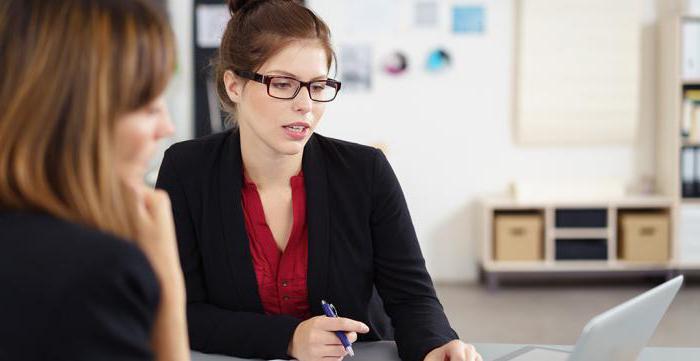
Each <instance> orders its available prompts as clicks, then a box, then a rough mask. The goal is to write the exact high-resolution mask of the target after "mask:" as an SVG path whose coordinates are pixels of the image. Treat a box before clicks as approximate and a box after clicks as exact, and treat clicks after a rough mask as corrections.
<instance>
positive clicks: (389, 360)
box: [192, 341, 700, 361]
mask: <svg viewBox="0 0 700 361" xmlns="http://www.w3.org/2000/svg"><path fill="white" fill-rule="evenodd" d="M474 346H476V349H477V350H478V351H479V353H480V354H481V356H482V357H483V358H484V361H492V360H495V359H497V358H499V357H501V356H505V355H507V354H509V353H511V352H513V351H515V350H517V349H519V348H521V347H523V346H525V345H517V344H497V343H476V344H474ZM550 347H555V348H561V349H569V348H570V347H567V346H550ZM352 348H353V349H354V350H355V357H346V358H345V359H344V360H347V361H400V359H399V356H398V354H397V352H396V344H395V343H393V342H390V341H381V342H364V343H363V342H358V343H356V344H353V345H352ZM658 360H664V361H690V360H700V347H698V348H675V347H647V348H645V349H644V350H643V351H642V354H641V355H640V356H639V360H638V361H658ZM192 361H259V360H251V359H242V358H236V357H228V356H220V355H208V354H203V353H200V352H196V351H192Z"/></svg>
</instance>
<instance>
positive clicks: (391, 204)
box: [157, 0, 481, 361]
mask: <svg viewBox="0 0 700 361" xmlns="http://www.w3.org/2000/svg"><path fill="white" fill-rule="evenodd" d="M229 8H230V12H231V15H232V18H231V19H230V21H229V23H228V25H227V27H226V30H225V33H224V36H223V39H222V43H221V47H220V51H219V54H218V58H217V59H216V84H217V89H218V94H219V98H220V101H221V103H222V104H223V106H224V109H225V110H226V111H227V112H228V113H229V115H230V116H231V117H230V118H231V119H235V127H234V130H232V131H228V132H225V133H221V134H215V135H211V136H207V137H204V138H200V139H196V140H191V141H186V142H183V143H179V144H176V145H174V146H172V147H171V148H170V149H169V150H168V151H167V152H166V155H165V158H164V160H163V163H162V166H161V169H160V174H159V178H158V183H157V186H158V187H160V188H162V189H165V190H166V191H167V192H168V193H169V194H170V197H171V199H172V206H173V213H174V216H175V225H176V230H177V238H178V242H179V250H180V260H181V264H182V267H183V271H184V274H185V282H186V288H187V315H188V323H189V334H190V338H191V340H192V346H193V348H194V349H196V350H200V351H203V352H208V353H222V354H228V355H233V356H238V357H246V358H264V359H271V358H275V359H276V358H289V357H292V358H295V359H298V360H300V361H316V360H340V359H342V358H343V357H344V356H345V355H346V352H347V351H346V350H345V349H344V348H343V346H342V345H341V342H340V341H339V339H338V337H337V336H336V334H335V333H334V332H333V331H343V332H346V333H347V336H348V338H349V339H350V341H355V340H356V339H358V334H360V336H359V340H360V341H371V340H379V339H382V338H384V337H386V336H387V333H388V332H387V330H388V329H390V327H389V326H388V324H387V323H388V322H387V320H386V318H385V317H386V316H384V318H382V317H381V316H382V313H380V312H379V311H381V309H380V306H381V305H380V304H378V303H377V301H378V298H377V297H376V294H375V290H376V291H378V294H379V296H380V298H381V301H383V306H384V309H385V310H386V313H387V314H388V316H389V318H390V320H391V325H392V326H393V331H394V335H395V340H396V342H397V345H398V350H399V354H400V356H401V358H402V359H403V360H407V361H423V360H427V361H438V360H439V361H443V360H446V359H449V360H452V361H457V360H466V361H474V360H480V359H481V358H480V356H479V355H478V354H477V353H476V352H475V350H474V348H473V347H472V346H470V345H467V344H464V343H462V342H461V341H459V339H458V336H457V334H456V333H455V332H454V331H453V330H452V329H451V327H450V325H449V323H448V321H447V318H446V317H445V314H444V312H443V309H442V306H441V305H440V302H439V301H438V299H437V297H436V294H435V290H434V288H433V285H432V281H431V279H430V276H429V275H428V273H427V271H426V268H425V264H424V260H423V257H422V255H421V251H420V248H419V245H418V241H417V239H416V235H415V232H414V229H413V225H412V223H411V219H410V216H409V212H408V209H407V207H406V203H405V200H404V197H403V194H402V191H401V188H400V186H399V183H398V181H397V179H396V176H395V175H394V173H393V171H392V169H391V167H390V166H389V163H388V162H387V159H386V158H385V156H384V155H383V154H382V152H381V151H379V150H377V149H374V148H371V147H367V146H362V145H358V144H353V143H349V142H345V141H341V140H337V139H331V138H327V137H324V136H321V135H320V134H317V133H315V132H314V130H315V129H316V128H317V126H318V125H319V122H320V121H321V118H322V116H323V114H324V111H325V108H326V106H328V104H329V102H331V101H332V100H334V99H335V97H336V96H337V95H338V92H339V91H340V90H341V83H340V82H339V81H336V80H333V79H330V78H329V77H328V76H329V72H330V68H331V65H332V63H333V60H334V58H335V56H334V53H333V50H332V48H331V44H330V31H329V29H328V27H327V25H326V24H325V23H324V22H323V21H322V20H321V19H320V18H319V17H317V16H316V15H315V14H314V13H313V12H312V11H310V10H308V9H307V8H305V7H303V6H301V5H299V4H297V3H296V2H294V1H289V0H253V1H240V0H232V1H229ZM368 131H371V130H368ZM322 300H325V301H327V302H329V303H333V304H334V305H335V306H336V307H337V310H338V311H339V312H340V316H341V317H339V318H329V317H326V316H323V315H324V313H323V311H322V308H321V301H322Z"/></svg>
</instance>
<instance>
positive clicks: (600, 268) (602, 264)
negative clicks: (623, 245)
mask: <svg viewBox="0 0 700 361" xmlns="http://www.w3.org/2000/svg"><path fill="white" fill-rule="evenodd" d="M482 266H483V268H484V270H485V271H487V272H517V273H528V272H608V271H612V272H619V271H627V272H644V271H668V270H671V269H673V268H672V267H671V266H670V265H669V264H659V263H639V262H625V261H591V260H581V261H571V260H559V261H546V262H545V261H541V262H535V261H531V262H513V261H508V262H504V261H501V262H498V261H497V262H487V263H484V264H483V265H482ZM697 267H698V269H700V264H698V265H697Z"/></svg>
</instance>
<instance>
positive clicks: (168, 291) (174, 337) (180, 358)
mask: <svg viewBox="0 0 700 361" xmlns="http://www.w3.org/2000/svg"><path fill="white" fill-rule="evenodd" d="M152 335H153V336H152V344H153V352H154V354H155V359H156V360H157V361H188V360H190V345H189V341H188V338H187V318H186V315H185V296H184V293H183V292H181V291H180V290H179V289H178V287H167V286H166V287H163V288H162V293H161V301H160V306H159V307H158V312H157V314H156V319H155V322H154V325H153V333H152Z"/></svg>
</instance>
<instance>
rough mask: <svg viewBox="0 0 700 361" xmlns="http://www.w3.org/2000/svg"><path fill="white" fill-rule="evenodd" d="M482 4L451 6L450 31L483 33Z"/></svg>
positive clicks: (483, 11) (483, 13)
mask: <svg viewBox="0 0 700 361" xmlns="http://www.w3.org/2000/svg"><path fill="white" fill-rule="evenodd" d="M485 13H486V11H485V10H484V7H483V6H455V7H453V8H452V31H453V32H455V33H483V32H484V28H485V26H484V15H485Z"/></svg>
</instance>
